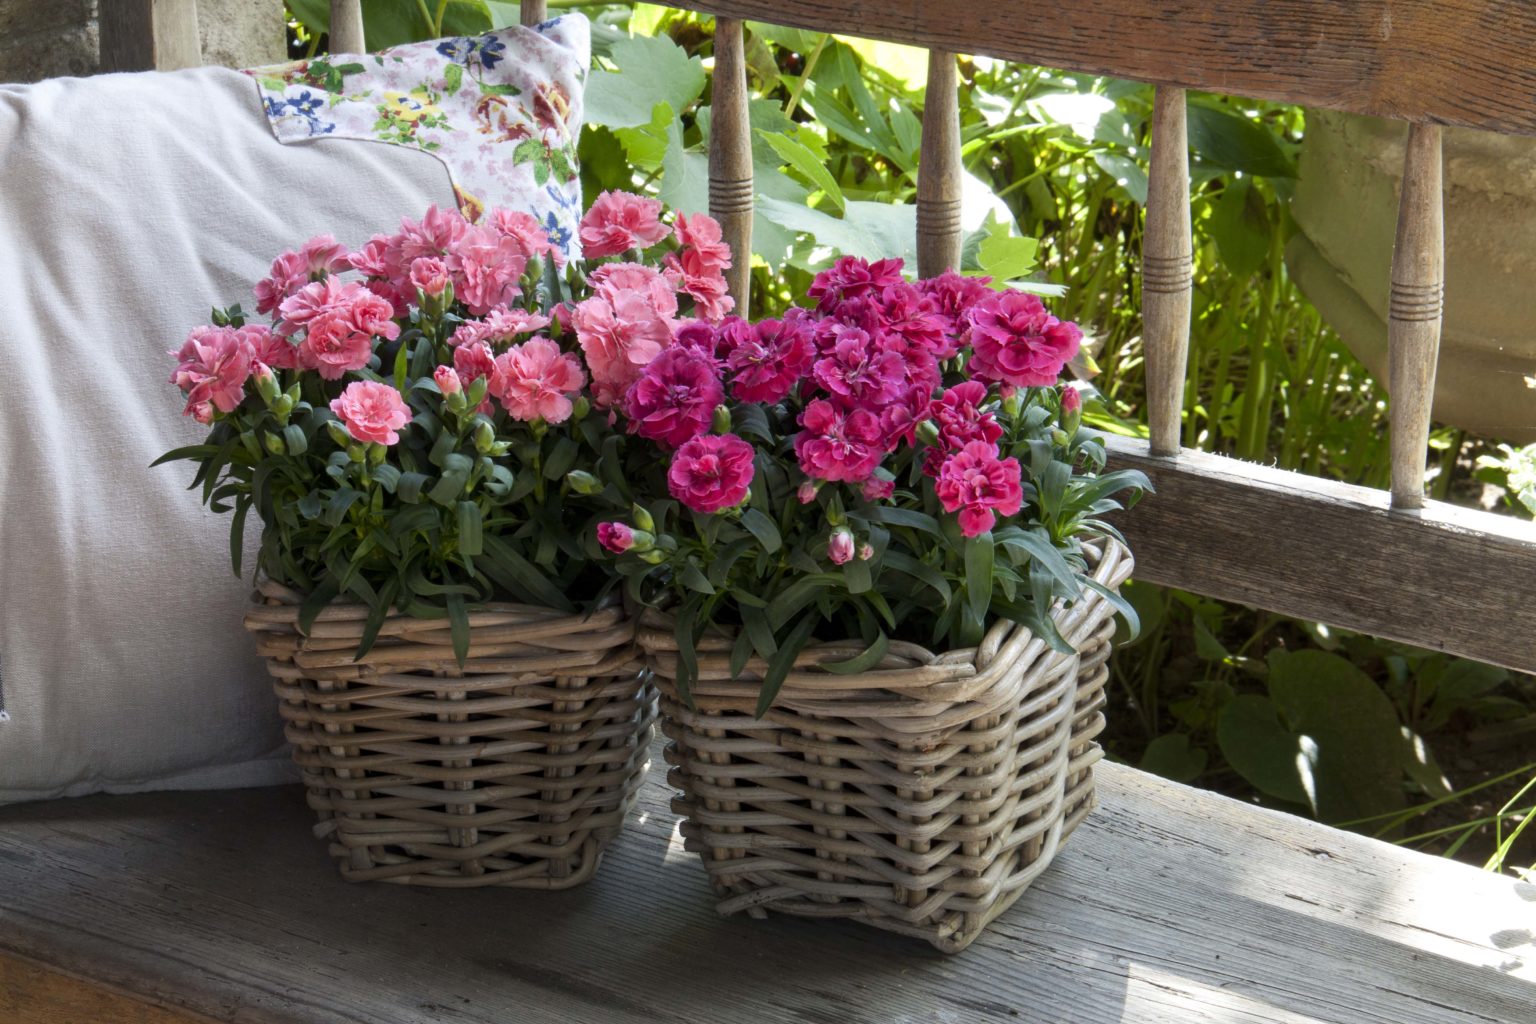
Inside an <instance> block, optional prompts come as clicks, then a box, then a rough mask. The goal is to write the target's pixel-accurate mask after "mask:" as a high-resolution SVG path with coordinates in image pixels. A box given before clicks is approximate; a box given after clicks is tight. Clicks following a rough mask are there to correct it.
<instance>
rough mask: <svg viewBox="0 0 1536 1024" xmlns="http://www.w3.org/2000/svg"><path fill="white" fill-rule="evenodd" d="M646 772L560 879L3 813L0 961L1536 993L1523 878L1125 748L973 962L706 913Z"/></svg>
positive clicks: (284, 988) (196, 979) (1002, 1005)
mask: <svg viewBox="0 0 1536 1024" xmlns="http://www.w3.org/2000/svg"><path fill="white" fill-rule="evenodd" d="M657 760H658V761H659V758H658V759H657ZM661 774H662V773H661V771H660V770H659V769H657V770H656V771H655V772H654V773H653V776H652V781H651V782H650V783H649V784H648V785H647V787H646V789H645V791H644V794H643V799H642V804H641V807H640V808H639V810H638V812H637V814H636V817H635V818H634V819H633V820H632V821H631V824H630V827H629V830H628V833H627V834H626V836H625V838H624V840H623V841H622V842H621V843H620V844H619V845H618V846H617V847H616V848H615V849H614V850H613V851H612V853H611V855H610V856H609V858H608V861H607V863H606V864H605V866H604V869H603V870H602V871H601V872H599V874H598V877H597V879H596V880H595V881H594V882H593V883H591V884H590V885H589V886H587V887H584V888H582V889H576V890H571V891H568V892H560V893H527V892H517V891H511V890H480V891H476V892H459V891H447V890H441V891H430V892H427V891H417V890H409V889H402V888H396V887H391V886H348V885H347V884H346V883H343V882H342V881H340V880H339V878H337V877H336V875H335V873H334V870H333V869H332V867H331V865H330V864H329V862H328V861H327V859H326V856H325V853H324V850H323V848H322V845H321V844H319V843H317V842H316V841H315V840H314V839H313V838H312V837H311V836H310V834H309V830H310V824H311V822H310V818H309V812H308V811H307V810H306V808H305V807H304V805H303V799H302V796H301V795H300V793H299V791H298V790H297V788H281V789H276V790H248V791H243V792H224V793H184V794H154V795H144V796H135V797H117V798H89V799H84V800H76V801H59V802H54V803H49V804H40V805H26V806H20V807H13V808H9V809H5V810H0V891H3V892H5V893H6V899H5V900H4V901H0V951H4V952H5V953H6V954H8V955H11V956H23V957H27V958H30V959H32V960H33V961H37V962H43V963H47V964H49V965H50V967H51V968H53V969H54V970H57V971H65V972H73V973H77V974H82V975H84V976H87V977H91V978H93V979H99V980H100V981H102V982H103V983H105V984H109V985H113V986H118V987H120V988H121V989H122V990H124V991H127V992H131V993H135V994H138V995H141V996H143V997H145V998H149V999H152V1000H153V1001H155V1002H157V1003H159V1004H160V1005H166V1006H176V1007H182V1008H185V1009H186V1010H188V1011H192V1012H202V1013H205V1014H207V1015H209V1016H212V1017H214V1018H216V1019H220V1020H237V1021H240V1022H242V1024H277V1022H283V1024H297V1022H302V1024H315V1022H325V1024H340V1022H349V1024H360V1022H366V1024H427V1022H431V1024H506V1022H508V1021H540V1022H545V1021H548V1022H551V1024H563V1022H579V1024H652V1022H655V1021H673V1022H687V1024H770V1022H771V1024H777V1022H779V1021H789V1020H795V1021H836V1022H837V1024H888V1022H891V1021H909V1022H914V1024H929V1022H965V1024H972V1022H976V1024H995V1022H1010V1024H1062V1022H1064V1021H1071V1022H1073V1024H1110V1022H1119V1021H1123V1022H1127V1024H1131V1022H1134V1024H1217V1022H1220V1024H1231V1022H1247V1024H1277V1022H1285V1024H1298V1022H1324V1021H1327V1022H1337V1021H1349V1022H1350V1024H1509V1022H1512V1021H1516V1020H1522V1019H1528V1017H1527V1016H1526V1015H1527V1014H1528V1011H1529V1007H1530V1005H1531V1000H1532V999H1533V998H1536V955H1533V954H1536V950H1533V949H1532V947H1530V946H1529V945H1520V942H1522V941H1524V940H1523V939H1522V938H1521V936H1522V935H1526V937H1527V938H1528V937H1529V936H1528V934H1526V933H1523V932H1522V931H1521V929H1531V928H1533V927H1536V903H1529V902H1524V901H1522V899H1521V898H1520V896H1519V895H1518V893H1519V892H1521V891H1525V892H1528V893H1532V894H1536V890H1532V889H1531V888H1530V887H1527V889H1526V890H1519V889H1518V887H1517V886H1516V884H1515V883H1514V882H1513V881H1512V880H1511V879H1508V878H1500V877H1498V876H1493V875H1487V874H1484V873H1482V872H1478V871H1475V870H1473V869H1471V868H1468V867H1466V866H1464V865H1459V864H1454V863H1450V862H1446V861H1440V860H1434V859H1431V858H1428V857H1423V856H1420V855H1417V854H1413V853H1410V852H1407V851H1403V850H1399V849H1397V848H1395V847H1390V846H1387V845H1384V844H1381V843H1376V842H1373V841H1371V840H1367V839H1363V838H1361V837H1359V836H1354V835H1350V834H1347V833H1342V832H1336V831H1333V830H1331V829H1327V828H1324V827H1322V826H1319V825H1316V824H1314V823H1311V822H1308V821H1304V820H1302V819H1299V818H1292V817H1289V816H1285V815H1280V814H1275V813H1272V812H1267V811H1263V810H1259V809H1256V808H1252V807H1248V806H1245V805H1243V804H1239V803H1237V802H1235V801H1232V800H1227V799H1225V798H1222V797H1218V796H1214V795H1211V794H1208V793H1201V792H1198V791H1195V790H1191V789H1187V788H1185V787H1182V786H1177V785H1174V784H1172V783H1168V782H1164V781H1162V780H1159V779H1156V778H1154V777H1152V776H1148V775H1144V774H1142V773H1139V772H1136V771H1133V770H1130V769H1126V768H1121V767H1118V766H1114V765H1104V766H1102V767H1101V768H1100V769H1099V774H1100V784H1101V791H1102V800H1103V803H1104V806H1103V807H1102V808H1101V809H1100V810H1099V811H1098V812H1096V813H1095V814H1094V815H1093V816H1091V817H1090V818H1089V819H1088V821H1087V822H1086V823H1085V824H1084V825H1083V826H1082V827H1081V828H1080V829H1079V830H1078V832H1077V833H1076V834H1075V835H1074V836H1073V837H1072V839H1071V841H1070V842H1069V843H1068V844H1067V846H1066V847H1065V849H1064V850H1063V852H1062V854H1061V855H1060V856H1059V857H1058V859H1057V861H1056V863H1055V864H1054V865H1053V866H1052V868H1051V869H1050V870H1049V871H1047V872H1046V873H1045V874H1044V875H1043V876H1042V877H1041V879H1040V880H1039V881H1038V882H1037V883H1036V885H1035V886H1034V887H1033V888H1032V889H1031V890H1030V892H1028V893H1026V894H1025V895H1024V897H1023V898H1022V899H1021V900H1020V902H1019V903H1018V904H1016V905H1015V907H1014V908H1013V909H1012V910H1010V911H1009V912H1008V913H1007V914H1005V915H1004V916H1003V917H1002V918H1001V919H999V921H998V922H996V923H995V925H994V926H993V927H992V929H991V930H990V931H989V932H988V933H986V934H985V935H984V936H983V938H982V939H981V940H979V941H978V942H977V944H976V945H974V946H972V947H971V949H969V950H967V951H966V952H965V953H963V954H961V955H960V956H957V957H949V958H946V957H942V956H940V955H939V954H936V953H935V952H934V951H933V950H932V949H930V948H929V947H927V946H926V945H924V944H922V943H917V942H912V941H907V940H904V939H901V938H899V937H896V936H893V935H889V934H886V933H883V932H878V931H875V930H874V929H870V928H862V927H860V926H858V925H857V924H854V923H852V922H830V921H807V920H797V919H785V918H777V919H771V920H768V921H752V920H749V919H745V918H732V919H721V918H719V917H717V916H716V915H715V913H714V911H713V910H712V898H711V896H710V894H709V892H708V890H707V887H706V884H705V880H704V874H703V871H702V869H701V867H700V865H699V863H698V861H697V859H696V858H695V857H694V856H693V855H691V854H685V853H684V852H683V851H682V848H681V841H680V839H679V837H678V836H677V834H676V829H675V820H674V818H673V816H672V815H671V814H670V813H669V812H668V810H667V801H668V798H669V795H670V794H669V792H668V791H667V790H666V789H665V788H664V787H663V786H662V784H661ZM155 1024H159V1022H155Z"/></svg>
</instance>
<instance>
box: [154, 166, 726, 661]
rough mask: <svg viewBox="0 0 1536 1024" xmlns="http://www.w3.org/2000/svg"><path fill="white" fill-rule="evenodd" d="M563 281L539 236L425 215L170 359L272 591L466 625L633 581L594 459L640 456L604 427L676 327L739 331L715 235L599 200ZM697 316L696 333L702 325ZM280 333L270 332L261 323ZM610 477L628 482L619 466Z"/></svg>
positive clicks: (317, 266)
mask: <svg viewBox="0 0 1536 1024" xmlns="http://www.w3.org/2000/svg"><path fill="white" fill-rule="evenodd" d="M580 238H581V243H582V248H583V251H584V254H585V256H584V259H583V260H580V261H570V262H569V263H568V264H567V263H566V261H564V260H563V258H562V257H561V255H560V253H559V251H558V250H557V249H555V248H554V247H553V246H552V244H551V241H550V238H549V237H548V235H547V234H546V232H545V230H544V228H543V227H542V226H541V225H540V224H539V223H538V222H537V221H536V220H535V219H534V218H533V217H531V216H529V215H527V214H523V213H518V212H512V211H506V210H499V211H488V212H487V213H486V214H485V215H484V216H483V217H481V218H480V219H479V221H478V222H476V223H471V222H470V221H468V220H466V219H465V218H464V217H462V216H461V215H459V214H458V213H454V212H445V211H441V210H437V209H435V208H434V209H432V210H429V211H428V212H427V214H426V216H425V217H423V218H422V219H421V220H420V221H413V220H405V221H403V222H402V224H401V228H400V230H399V231H398V232H397V233H395V234H393V235H380V236H376V237H374V238H373V239H371V240H369V241H368V242H367V243H366V244H364V245H363V246H362V247H361V248H359V249H356V250H348V249H347V248H346V247H344V246H343V245H341V244H339V243H338V242H336V241H335V240H334V239H333V238H331V237H330V236H321V237H318V238H314V239H311V240H310V241H309V242H307V243H306V244H305V245H303V246H302V247H301V248H299V249H297V250H295V251H291V252H285V253H283V254H282V255H280V256H278V257H277V259H276V260H275V261H274V262H273V263H272V266H271V272H270V274H269V275H268V276H267V277H266V278H265V279H264V280H262V281H260V282H259V283H257V284H256V286H255V300H256V303H255V310H256V313H255V316H250V315H247V314H246V313H245V312H244V311H243V310H242V309H241V308H240V307H239V306H235V307H232V308H230V309H227V310H223V311H217V310H216V311H215V313H214V317H213V321H214V322H213V323H212V324H210V325H208V326H205V327H199V328H197V329H195V330H193V331H192V333H191V335H190V336H189V337H188V338H187V340H186V342H185V343H184V344H183V345H182V346H181V347H180V349H178V350H176V351H174V352H173V353H172V355H173V356H174V357H175V360H176V368H175V370H174V372H173V373H172V374H171V381H172V383H174V384H176V385H177V386H178V387H180V389H181V390H182V392H183V393H184V394H185V398H186V407H185V412H186V414H187V415H188V416H191V417H194V418H195V419H196V420H198V422H200V423H204V424H207V425H208V426H209V427H210V431H209V434H208V437H207V439H206V441H204V442H203V443H202V444H198V445H194V446H191V447H188V448H182V449H178V450H176V451H173V452H170V453H168V454H167V455H166V456H164V457H163V458H162V459H161V460H160V461H162V462H163V461H167V460H171V459H190V460H192V461H194V462H195V463H197V473H196V477H195V479H194V482H193V486H194V487H200V488H201V490H202V497H203V500H204V501H205V502H207V503H208V504H209V506H210V507H212V508H213V509H215V510H216V511H219V512H230V513H232V514H233V521H232V522H231V526H230V549H231V555H232V557H233V560H234V567H235V572H236V573H237V574H238V573H239V572H240V562H241V551H242V546H243V543H242V542H243V534H244V524H245V521H246V518H247V516H248V515H249V514H250V512H251V511H252V510H254V511H255V512H256V514H257V516H258V518H259V519H260V521H261V525H262V531H261V546H260V556H259V570H260V572H262V573H264V574H265V575H266V576H268V577H270V578H272V579H273V580H276V581H278V582H280V583H283V584H287V585H289V586H291V587H293V588H295V589H297V590H299V591H300V592H302V593H303V594H305V595H306V598H305V601H304V604H303V605H302V608H301V615H300V625H301V628H304V629H306V630H307V629H308V628H309V626H310V624H311V623H312V622H313V620H314V617H315V615H316V614H318V612H319V611H320V609H321V608H323V607H324V606H326V605H327V604H329V603H330V602H332V601H335V600H346V601H352V602H360V603H362V604H365V605H367V606H368V607H369V609H370V614H369V617H368V620H367V629H366V630H365V638H364V640H363V643H362V646H361V649H360V651H359V655H361V653H362V652H363V651H366V650H367V649H368V648H369V647H370V646H371V644H372V643H373V640H374V638H375V637H376V636H377V633H378V630H379V628H380V627H381V625H382V623H383V621H384V618H385V616H386V615H387V614H388V613H389V611H390V609H391V608H399V609H402V610H404V611H406V612H408V613H410V614H413V615H420V616H426V617H446V618H447V619H449V620H450V624H451V626H452V634H453V640H454V646H455V653H456V654H457V656H458V657H459V659H460V660H461V661H462V660H463V658H464V657H465V655H466V652H467V648H468V642H469V609H470V608H471V607H472V606H473V605H475V604H476V603H479V602H484V601H488V600H513V601H519V602H524V603H530V604H538V605H543V606H548V607H553V608H558V609H563V610H576V609H577V608H579V607H582V606H588V605H591V604H592V603H594V602H596V601H598V600H600V599H601V598H602V597H603V596H604V595H605V593H606V592H607V591H608V590H609V589H611V588H612V585H613V583H614V582H615V581H616V580H617V577H616V576H615V574H614V572H613V566H612V565H611V564H608V563H607V562H606V561H599V559H598V556H599V555H600V553H601V549H600V548H599V547H598V545H597V542H596V540H595V527H596V523H597V522H598V514H599V512H600V511H601V505H600V503H599V501H598V500H597V498H596V497H593V496H592V495H593V494H594V493H595V489H594V486H593V485H594V483H595V481H596V479H597V478H596V476H595V475H594V473H593V472H592V471H593V470H596V469H597V464H598V460H599V456H600V455H602V454H604V453H608V454H609V456H610V463H613V462H614V460H615V459H617V458H618V457H619V455H620V453H621V451H622V448H623V446H624V444H625V442H626V440H627V439H626V438H625V437H624V436H622V434H620V433H618V432H616V431H615V429H614V426H613V421H612V419H611V418H610V417H609V416H608V415H606V413H605V410H607V409H608V408H609V407H611V406H613V405H614V404H615V403H616V402H617V401H618V399H619V397H620V396H622V395H623V394H624V393H626V392H627V391H628V390H629V388H630V387H631V385H633V384H634V383H635V382H636V381H637V380H638V379H639V378H640V376H641V370H642V368H643V367H644V366H645V364H647V363H649V362H651V361H652V360H654V359H656V358H659V357H661V356H662V354H663V353H664V352H665V350H667V349H668V348H669V347H670V346H671V345H672V344H673V339H674V337H675V335H676V334H677V333H678V331H679V330H680V329H681V328H684V327H698V328H700V329H703V330H704V331H706V332H712V331H713V328H712V327H711V326H710V324H712V323H718V322H719V321H720V320H721V319H722V318H723V317H724V316H725V315H726V314H727V313H729V311H730V309H731V300H730V298H729V297H728V296H727V295H726V286H725V279H724V276H723V271H724V270H725V269H726V268H727V267H729V266H730V253H729V250H728V248H727V247H726V246H725V245H723V244H722V243H721V242H720V231H719V227H718V225H716V224H715V222H714V221H712V220H710V219H709V218H708V217H707V216H703V215H695V216H692V217H684V216H677V217H673V218H670V219H669V218H667V216H666V213H665V211H664V210H663V208H662V206H661V204H660V203H658V202H655V201H654V200H650V199H645V198H642V197H640V196H635V195H630V194H628V193H620V192H613V193H605V194H603V195H602V196H601V197H600V198H599V199H598V200H597V201H596V202H595V203H594V204H593V206H592V208H591V209H590V210H589V211H588V212H587V214H586V216H585V217H584V218H583V219H582V222H581V225H580ZM694 318H697V319H694ZM263 320H265V322H263ZM615 464H616V463H615Z"/></svg>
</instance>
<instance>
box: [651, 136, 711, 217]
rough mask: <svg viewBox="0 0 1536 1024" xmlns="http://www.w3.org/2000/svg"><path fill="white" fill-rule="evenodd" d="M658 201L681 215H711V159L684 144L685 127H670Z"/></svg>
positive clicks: (662, 164) (662, 165)
mask: <svg viewBox="0 0 1536 1024" xmlns="http://www.w3.org/2000/svg"><path fill="white" fill-rule="evenodd" d="M656 195H657V198H659V199H660V200H661V201H662V202H664V203H666V204H667V205H668V206H670V207H672V209H674V210H676V211H677V212H678V213H707V212H709V158H708V157H706V156H705V155H704V154H703V153H695V152H691V151H690V150H689V149H688V148H687V146H685V145H684V144H683V125H682V122H680V121H678V120H677V118H675V117H674V118H673V119H672V121H671V123H670V124H668V125H667V151H666V154H665V155H664V156H663V157H662V160H661V181H660V183H659V184H658V187H657V190H656Z"/></svg>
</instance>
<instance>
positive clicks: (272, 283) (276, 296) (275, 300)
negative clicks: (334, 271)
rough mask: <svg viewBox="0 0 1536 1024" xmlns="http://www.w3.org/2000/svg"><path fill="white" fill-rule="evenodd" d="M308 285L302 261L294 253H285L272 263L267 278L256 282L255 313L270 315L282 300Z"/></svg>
mask: <svg viewBox="0 0 1536 1024" xmlns="http://www.w3.org/2000/svg"><path fill="white" fill-rule="evenodd" d="M308 283H309V273H308V271H307V270H305V266H304V259H303V257H301V256H300V255H299V254H298V253H296V252H285V253H283V254H282V255H281V256H279V257H277V259H275V260H273V261H272V267H271V269H270V271H269V272H268V274H267V276H266V277H265V278H264V279H262V280H260V281H257V282H256V287H255V289H253V290H254V292H255V294H256V312H258V313H263V314H265V313H270V312H272V311H273V310H274V309H276V308H277V307H278V306H280V305H281V304H282V302H283V300H284V299H286V298H288V296H290V295H292V294H293V293H294V292H296V291H298V290H299V289H300V288H303V287H304V286H305V285H306V284H308Z"/></svg>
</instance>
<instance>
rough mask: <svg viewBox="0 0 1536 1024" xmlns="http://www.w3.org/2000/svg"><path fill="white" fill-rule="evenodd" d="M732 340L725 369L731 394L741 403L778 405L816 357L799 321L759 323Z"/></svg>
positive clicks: (808, 335) (806, 333) (750, 326)
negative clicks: (729, 380) (728, 377)
mask: <svg viewBox="0 0 1536 1024" xmlns="http://www.w3.org/2000/svg"><path fill="white" fill-rule="evenodd" d="M741 323H742V324H743V325H744V326H745V328H746V329H745V330H739V331H736V330H733V331H732V332H731V335H732V337H733V338H736V339H738V340H736V342H735V344H733V345H732V346H731V350H730V354H729V355H727V356H726V358H725V365H726V366H727V367H728V368H729V369H730V371H731V374H732V377H731V394H732V395H734V396H735V397H736V399H737V400H738V401H741V402H767V403H769V404H772V403H774V402H781V401H783V400H784V398H785V397H786V396H788V394H789V392H790V389H791V388H793V387H794V386H795V385H796V384H798V383H799V382H800V378H802V377H804V376H805V374H806V371H808V370H809V369H810V368H811V360H812V358H813V357H814V356H815V354H816V349H815V347H814V346H813V345H812V344H811V332H810V329H809V328H808V327H807V326H806V325H805V324H804V323H803V322H800V321H789V322H785V321H783V320H763V321H761V322H759V323H758V324H757V325H756V326H755V327H754V326H753V325H751V324H747V323H746V322H745V321H741Z"/></svg>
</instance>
